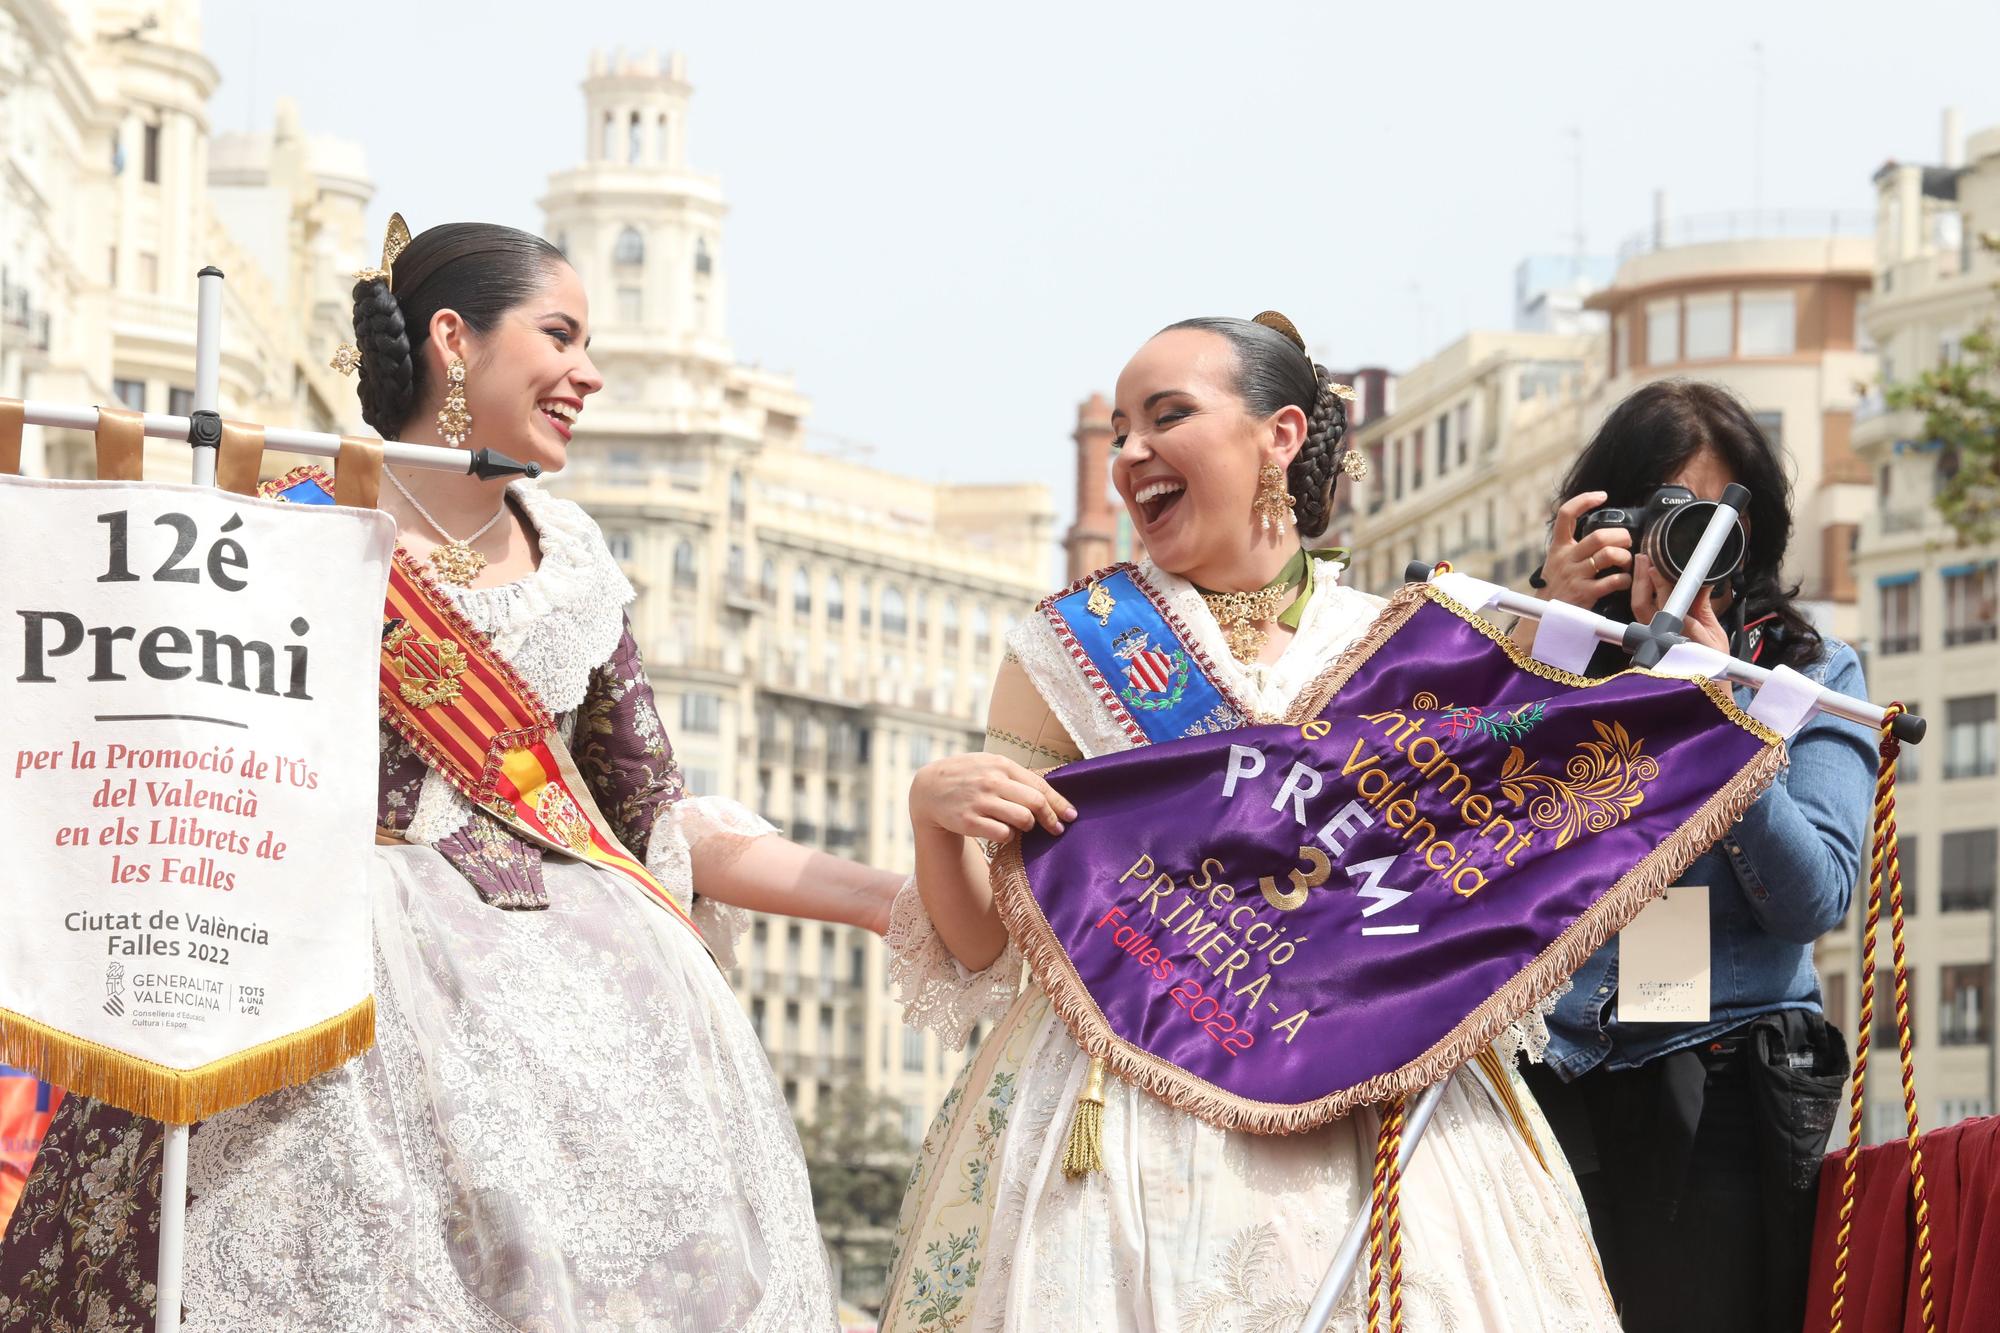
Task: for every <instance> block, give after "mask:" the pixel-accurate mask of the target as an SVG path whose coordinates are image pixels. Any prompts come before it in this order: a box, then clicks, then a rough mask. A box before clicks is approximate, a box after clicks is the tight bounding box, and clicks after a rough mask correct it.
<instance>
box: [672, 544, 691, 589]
mask: <svg viewBox="0 0 2000 1333" xmlns="http://www.w3.org/2000/svg"><path fill="white" fill-rule="evenodd" d="M694 585H695V564H694V543H693V542H689V541H678V542H675V543H674V586H675V587H676V588H680V589H683V590H687V589H692V588H693V587H694Z"/></svg>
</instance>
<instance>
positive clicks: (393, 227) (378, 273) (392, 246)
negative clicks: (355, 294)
mask: <svg viewBox="0 0 2000 1333" xmlns="http://www.w3.org/2000/svg"><path fill="white" fill-rule="evenodd" d="M409 248H410V224H409V223H407V222H405V221H403V215H402V214H401V213H391V214H390V215H389V229H388V230H387V231H386V232H384V233H383V234H382V267H380V268H364V269H361V270H359V271H358V272H356V273H355V275H354V280H355V281H356V282H373V281H374V280H375V279H377V278H380V279H381V280H382V285H383V286H385V287H387V288H388V289H389V290H390V291H394V290H396V283H395V279H394V277H393V276H392V275H391V272H390V270H392V269H393V268H394V267H395V265H396V260H397V259H398V258H399V257H400V256H401V255H402V253H403V251H405V250H407V249H409Z"/></svg>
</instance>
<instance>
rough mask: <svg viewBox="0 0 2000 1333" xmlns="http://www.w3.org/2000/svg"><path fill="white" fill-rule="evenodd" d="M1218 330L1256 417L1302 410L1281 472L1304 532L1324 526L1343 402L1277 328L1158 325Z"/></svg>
mask: <svg viewBox="0 0 2000 1333" xmlns="http://www.w3.org/2000/svg"><path fill="white" fill-rule="evenodd" d="M1175 329H1199V330H1201V331H1202V332H1204V333H1219V334H1221V335H1222V336H1223V337H1224V338H1227V339H1228V340H1229V345H1230V346H1231V347H1232V348H1234V349H1235V352H1236V382H1235V387H1236V394H1237V396H1238V397H1239V398H1241V399H1242V400H1243V403H1244V406H1246V407H1248V408H1249V409H1250V410H1251V411H1252V412H1254V413H1256V414H1257V415H1258V416H1262V417H1267V416H1270V415H1271V414H1272V413H1273V412H1276V411H1277V410H1278V409H1279V408H1281V407H1296V408H1298V409H1299V410H1300V411H1301V412H1304V413H1305V414H1306V438H1305V443H1304V444H1302V445H1300V446H1299V452H1298V453H1297V455H1295V456H1294V457H1293V459H1292V466H1291V468H1290V470H1289V471H1288V472H1287V473H1286V474H1285V487H1286V489H1287V490H1289V491H1290V492H1291V495H1292V516H1293V517H1294V518H1296V519H1298V522H1299V532H1300V533H1301V534H1302V535H1305V536H1312V535H1313V534H1315V533H1320V532H1324V531H1326V526H1327V524H1328V523H1329V522H1330V521H1331V520H1332V518H1333V488H1334V484H1335V483H1336V482H1338V481H1339V479H1340V469H1339V466H1338V464H1339V462H1340V454H1341V448H1340V442H1341V441H1342V440H1343V439H1345V438H1346V436H1347V407H1346V405H1345V404H1344V403H1343V402H1342V401H1341V398H1340V395H1339V394H1337V393H1335V392H1334V383H1333V379H1332V377H1331V376H1329V375H1328V374H1327V369H1326V367H1325V366H1322V365H1319V364H1317V363H1316V362H1315V361H1314V360H1313V359H1312V357H1310V356H1308V355H1307V354H1306V351H1305V349H1304V348H1303V347H1301V346H1299V344H1297V343H1295V342H1293V341H1292V340H1291V339H1290V338H1288V337H1286V336H1285V335H1284V334H1282V333H1280V332H1279V331H1278V330H1276V329H1274V328H1271V327H1269V326H1267V325H1264V324H1259V323H1257V322H1256V321H1254V320H1248V319H1229V318H1225V317H1222V316H1203V317H1202V318H1199V319H1184V320H1182V321H1180V323H1178V324H1169V325H1168V326H1167V327H1166V328H1164V329H1162V330H1160V332H1162V333H1168V332H1171V331H1173V330H1175Z"/></svg>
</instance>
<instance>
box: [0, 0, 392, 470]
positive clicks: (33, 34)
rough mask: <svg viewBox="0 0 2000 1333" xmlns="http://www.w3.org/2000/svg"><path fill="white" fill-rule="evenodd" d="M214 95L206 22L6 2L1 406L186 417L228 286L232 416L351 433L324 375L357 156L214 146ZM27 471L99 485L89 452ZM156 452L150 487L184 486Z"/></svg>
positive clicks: (27, 453)
mask: <svg viewBox="0 0 2000 1333" xmlns="http://www.w3.org/2000/svg"><path fill="white" fill-rule="evenodd" d="M218 78H219V76H218V74H217V72H216V69H215V67H214V65H213V64H211V63H210V62H209V60H208V58H207V57H206V56H204V55H203V54H202V51H201V19H200V6H199V5H198V4H196V3H195V2H194V0H164V2H163V3H156V4H147V5H134V4H120V3H96V4H93V3H89V2H88V0H60V2H59V0H0V160H4V163H5V172H4V174H0V394H7V395H10V396H14V397H32V398H43V399H50V400H55V401H60V402H66V403H113V402H118V403H123V404H125V405H126V406H129V407H135V408H139V409H141V410H144V411H150V412H163V413H170V414H175V415H180V414H185V413H186V412H187V410H188V408H189V406H190V405H191V403H192V399H193V395H194V336H195V274H196V272H197V271H198V270H199V269H201V268H202V267H203V266H204V265H210V264H212V265H214V266H216V267H217V268H220V269H221V270H222V271H223V272H224V273H225V274H226V275H227V281H226V283H225V284H224V294H225V306H224V310H223V326H224V330H225V334H224V354H223V359H222V370H221V410H222V412H223V413H224V415H226V416H239V417H242V418H245V419H248V420H254V421H265V422H273V423H281V424H285V425H299V426H304V427H308V428H313V429H322V430H327V429H337V428H345V427H350V426H352V425H354V424H357V423H356V422H355V421H354V420H353V419H352V418H353V417H354V415H355V409H354V406H353V404H354V394H353V391H352V387H351V386H349V385H346V384H343V383H342V382H341V381H340V380H339V378H338V377H337V376H336V375H335V374H334V373H333V371H332V370H331V369H329V368H328V367H327V364H326V362H327V358H328V356H329V355H330V354H331V352H332V350H333V347H334V345H335V344H336V342H338V341H339V339H340V338H341V337H342V336H343V335H344V334H345V332H346V331H347V328H348V318H349V312H348V310H347V309H346V306H345V304H344V300H343V299H342V298H344V297H345V295H346V293H347V290H348V287H349V285H350V284H351V279H349V278H347V276H346V275H347V273H348V272H349V271H351V270H352V269H354V268H357V267H359V266H360V264H361V263H362V262H363V255H364V254H365V245H364V239H363V236H362V232H363V230H364V227H363V217H362V212H363V209H364V207H365V205H366V203H367V200H368V197H369V195H370V194H371V193H372V189H373V187H372V186H371V184H370V183H369V180H368V174H367V167H366V164H365V162H364V160H363V158H362V154H361V150H360V149H359V148H358V147H356V146H355V145H353V144H351V143H346V142H343V141H340V140H336V139H327V138H312V139H309V138H307V137H306V136H305V135H304V134H303V133H302V132H301V130H300V128H299V125H298V117H297V114H296V112H295V111H294V110H293V109H292V108H291V107H290V106H289V105H288V104H286V103H282V102H281V103H280V104H279V108H278V113H277V120H276V124H275V126H274V128H273V130H272V131H271V132H270V133H267V134H258V135H240V134H237V135H216V134H214V133H213V131H212V126H211V123H210V119H209V108H208V99H209V96H210V94H212V93H213V92H214V90H215V87H216V84H217V81H218ZM24 445H25V449H24V466H26V467H27V468H28V469H29V470H30V471H35V472H44V473H51V474H54V475H59V476H71V477H74V476H86V475H88V474H89V472H90V469H91V456H92V455H91V449H90V442H89V439H88V437H87V436H83V435H81V434H79V433H77V432H65V431H44V430H41V429H39V428H35V427H30V428H29V430H28V432H27V438H26V440H25V441H24ZM186 453H187V451H186V449H185V448H183V447H180V446H177V445H173V444H171V443H166V442H161V441H154V442H152V443H150V444H149V446H148V459H147V475H148V476H149V477H151V478H154V479H156V480H163V481H182V480H185V479H186V477H187V467H188V464H187V461H186Z"/></svg>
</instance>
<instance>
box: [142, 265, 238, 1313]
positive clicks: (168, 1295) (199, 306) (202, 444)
mask: <svg viewBox="0 0 2000 1333" xmlns="http://www.w3.org/2000/svg"><path fill="white" fill-rule="evenodd" d="M195 287H196V291H197V293H198V295H197V297H196V303H195V331H194V417H193V418H192V419H191V421H190V423H189V427H188V431H187V434H186V435H185V436H184V437H183V438H185V439H186V440H187V442H188V443H189V444H190V445H192V446H194V460H193V463H194V484H195V485H197V486H213V485H215V454H216V447H217V445H219V444H220V443H221V438H222V437H221V433H220V431H219V430H218V429H214V428H211V427H210V426H209V423H213V422H215V421H216V420H217V418H216V416H215V413H216V406H217V404H218V403H219V402H220V401H221V393H222V387H221V386H222V270H221V269H219V268H216V267H215V266H214V265H210V266H208V267H207V268H204V269H202V271H201V272H200V273H199V274H198V275H196V277H195ZM203 418H206V420H205V421H204V420H203ZM187 1164H188V1127H187V1126H186V1125H168V1126H167V1141H166V1144H165V1146H164V1148H163V1149H162V1151H161V1155H160V1271H159V1273H158V1274H157V1276H156V1277H155V1279H154V1284H153V1291H154V1296H155V1299H154V1304H153V1333H180V1326H181V1259H182V1257H183V1256H184V1255H185V1254H186V1252H187Z"/></svg>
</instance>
